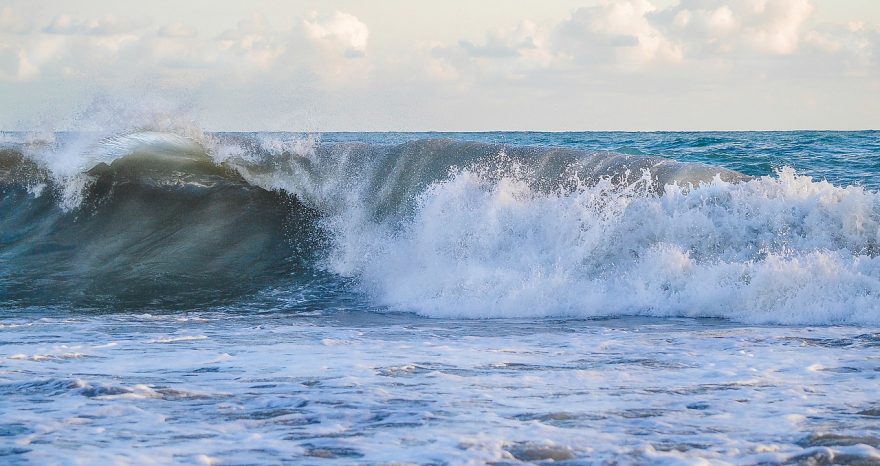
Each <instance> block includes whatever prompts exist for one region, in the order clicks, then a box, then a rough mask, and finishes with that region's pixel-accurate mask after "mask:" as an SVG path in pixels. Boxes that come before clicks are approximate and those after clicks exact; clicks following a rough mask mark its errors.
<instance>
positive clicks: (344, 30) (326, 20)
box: [303, 11, 370, 58]
mask: <svg viewBox="0 0 880 466" xmlns="http://www.w3.org/2000/svg"><path fill="white" fill-rule="evenodd" d="M303 27H304V29H305V33H306V37H308V38H309V39H310V40H312V41H313V42H315V43H317V44H320V45H322V46H325V47H328V48H331V49H333V48H336V49H340V50H342V52H343V54H344V55H345V56H346V57H350V58H358V57H363V56H364V55H365V54H366V53H367V40H368V39H369V37H370V30H369V28H367V25H366V24H364V23H363V22H361V21H360V20H359V19H358V18H357V17H356V16H354V15H351V14H348V13H342V12H340V11H337V12H335V13H333V15H331V16H323V17H322V16H318V14H317V13H312V14H311V15H310V17H309V18H307V19H305V20H303Z"/></svg>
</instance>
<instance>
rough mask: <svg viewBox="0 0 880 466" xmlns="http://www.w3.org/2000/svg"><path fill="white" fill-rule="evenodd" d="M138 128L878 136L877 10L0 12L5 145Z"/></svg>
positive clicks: (803, 4)
mask: <svg viewBox="0 0 880 466" xmlns="http://www.w3.org/2000/svg"><path fill="white" fill-rule="evenodd" d="M139 118H140V119H145V118H151V119H154V120H156V119H162V118H166V119H187V120H188V121H193V122H195V124H197V125H198V126H199V127H200V128H202V129H204V130H212V131H235V130H240V131H251V130H264V131H422V130H434V131H491V130H534V131H570V130H574V131H594V130H595V131H600V130H627V131H652V130H789V129H880V1H877V0H730V1H720V0H616V1H612V0H543V1H537V0H535V1H523V0H480V1H475V0H467V1H460V0H446V1H432V2H429V1H413V0H369V1H367V0H337V1H328V0H324V1H311V0H300V1H277V0H274V1H273V0H253V1H249V2H241V1H224V0H211V1H208V0H187V1H181V0H174V1H171V0H152V1H149V2H143V1H141V2H118V1H109V0H69V1H40V0H27V1H25V0H3V1H0V129H3V130H35V129H47V130H61V129H81V128H86V127H88V126H89V125H101V124H108V122H116V123H117V124H118V122H119V121H136V120H138V119H139Z"/></svg>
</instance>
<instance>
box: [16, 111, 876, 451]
mask: <svg viewBox="0 0 880 466" xmlns="http://www.w3.org/2000/svg"><path fill="white" fill-rule="evenodd" d="M878 174H880V132H852V133H841V132H810V131H804V132H766V133H764V132H746V133H325V134H295V133H205V132H202V131H198V130H195V129H192V128H177V129H176V130H168V129H167V128H166V129H165V130H164V131H144V130H139V131H120V132H104V133H40V134H32V133H0V463H5V464H101V463H114V464H115V463H121V464H168V463H184V464H484V463H494V464H528V463H539V464H549V463H554V464H557V463H562V464H755V465H757V464H880V395H878V394H880V193H878V189H880V178H878V177H877V176H876V175H878Z"/></svg>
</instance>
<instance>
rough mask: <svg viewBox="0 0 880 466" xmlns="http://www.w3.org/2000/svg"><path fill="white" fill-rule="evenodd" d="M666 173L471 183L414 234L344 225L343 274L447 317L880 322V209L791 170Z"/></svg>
mask: <svg viewBox="0 0 880 466" xmlns="http://www.w3.org/2000/svg"><path fill="white" fill-rule="evenodd" d="M649 183H650V175H649V174H647V173H646V174H645V176H644V177H643V178H641V179H640V180H638V181H636V182H635V183H632V184H628V185H623V186H621V185H615V184H614V183H612V182H611V180H610V179H604V180H602V181H600V182H599V183H596V184H586V183H580V184H578V186H577V188H576V189H574V190H573V191H569V192H566V191H558V192H550V193H547V192H541V191H537V190H535V189H533V188H531V187H530V186H529V184H528V183H527V182H526V180H522V179H518V178H517V177H516V176H506V175H504V174H501V175H500V176H499V175H498V174H493V176H491V177H487V176H486V175H485V174H481V173H479V172H476V171H472V170H462V171H459V172H458V173H456V174H455V175H454V176H452V178H451V179H449V180H446V181H441V182H437V183H435V184H433V185H431V186H430V187H429V188H428V189H427V190H426V191H425V192H424V193H423V194H422V195H421V197H420V199H419V202H418V206H417V209H416V213H415V215H414V216H413V217H412V218H411V219H407V220H405V221H404V222H403V223H394V224H393V225H392V224H369V223H366V224H365V223H364V218H365V215H363V213H362V211H359V210H358V209H349V210H347V211H344V213H343V214H340V216H337V217H336V218H333V219H331V220H330V221H328V225H329V226H330V228H331V229H332V230H333V231H334V232H335V233H336V237H335V238H336V250H335V251H334V254H333V255H332V258H331V260H330V261H329V264H330V267H332V269H333V270H335V271H337V272H339V273H343V274H348V275H353V276H356V277H358V278H359V279H360V280H361V282H362V284H363V286H364V287H365V288H366V289H367V290H368V291H370V292H371V293H372V294H373V295H374V296H375V297H376V298H377V299H379V300H381V302H383V303H384V304H387V305H389V306H392V307H394V308H396V309H403V310H412V311H416V312H419V313H422V314H425V315H428V316H434V317H470V318H474V317H477V318H480V317H521V316H563V315H564V316H607V315H619V314H643V315H652V316H701V317H724V318H731V319H735V320H739V321H744V322H763V323H817V324H831V323H871V324H876V323H878V322H880V259H878V257H877V254H878V244H880V224H878V219H880V211H878V208H880V197H878V195H877V194H876V193H874V192H870V191H867V190H865V189H862V188H860V187H847V188H841V187H836V186H833V185H831V184H829V183H827V182H817V181H814V180H813V179H811V178H810V177H808V176H800V175H797V174H796V173H795V172H794V171H793V170H791V169H783V170H781V171H780V172H778V173H777V176H775V177H762V178H758V179H754V180H750V181H747V182H741V183H728V182H725V181H722V180H720V179H718V178H716V179H715V180H713V181H712V182H710V183H705V184H700V185H698V186H696V187H693V186H692V187H688V188H685V187H682V186H679V185H667V186H666V187H665V188H664V189H663V190H662V192H660V193H658V194H652V193H650V192H649V190H648V189H647V186H648V184H649Z"/></svg>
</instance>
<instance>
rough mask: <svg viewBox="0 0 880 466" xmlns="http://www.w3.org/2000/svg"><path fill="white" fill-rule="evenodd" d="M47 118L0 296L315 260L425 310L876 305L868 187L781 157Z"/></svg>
mask: <svg viewBox="0 0 880 466" xmlns="http://www.w3.org/2000/svg"><path fill="white" fill-rule="evenodd" d="M59 138H60V139H55V137H54V136H53V137H52V138H46V139H48V140H39V139H33V138H30V139H21V140H6V141H4V142H3V146H2V147H3V148H2V149H0V293H2V295H3V296H4V297H3V298H0V301H4V300H5V302H7V303H14V304H19V305H20V304H32V303H37V304H45V303H78V304H81V305H98V304H100V303H110V304H112V305H114V306H134V305H137V306H144V305H146V306H158V305H171V306H195V307H198V306H205V305H209V304H212V303H216V302H234V301H235V300H236V299H241V298H242V297H245V296H252V295H254V294H255V293H259V292H260V291H263V290H266V289H270V288H271V289H275V288H278V287H282V288H283V287H285V286H291V284H296V283H299V284H306V286H307V285H308V284H309V283H314V282H315V281H316V280H317V281H322V280H323V282H322V283H332V284H337V285H338V286H339V287H342V288H346V289H348V290H351V291H352V292H357V293H359V294H360V295H362V296H364V297H365V299H367V300H368V301H369V302H370V303H372V304H371V305H372V306H373V307H375V305H380V306H383V307H387V308H388V309H391V310H401V311H413V312H418V313H420V314H424V315H427V316H432V317H465V318H490V317H526V316H529V317H533V316H577V317H598V316H612V315H621V314H637V315H652V316H695V317H696V316H699V317H721V318H728V319H734V320H738V321H743V322H772V323H801V324H804V323H809V324H832V323H872V324H876V323H880V258H878V256H880V250H878V245H880V223H878V222H880V196H878V194H877V193H876V192H873V191H870V190H867V189H864V188H862V187H858V186H849V187H839V186H834V185H832V184H830V183H827V182H824V181H815V180H813V179H811V178H810V177H808V176H802V175H798V174H797V173H795V172H794V171H793V170H792V169H788V168H786V169H782V170H780V171H778V172H777V173H776V174H775V175H774V176H762V177H757V178H752V177H747V176H744V175H742V174H739V173H737V172H733V171H730V170H726V169H723V168H719V167H713V166H708V165H701V164H687V163H679V162H675V161H672V160H668V159H663V158H659V157H647V156H636V155H625V154H620V153H611V152H600V153H594V152H585V151H578V150H573V149H563V148H554V147H519V146H502V145H493V144H484V143H476V142H456V141H453V140H447V139H423V140H418V141H413V142H409V143H404V144H397V145H383V144H363V143H323V144H322V143H320V141H318V140H317V139H297V138H294V137H292V136H290V135H283V134H229V133H222V134H212V135H199V136H198V137H183V136H178V135H175V134H170V133H150V132H143V133H134V134H129V135H123V136H118V137H113V138H108V139H103V140H100V141H98V142H88V143H82V142H78V141H82V140H83V138H82V137H81V136H75V135H67V136H65V137H61V136H59ZM7 139H8V138H7Z"/></svg>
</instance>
